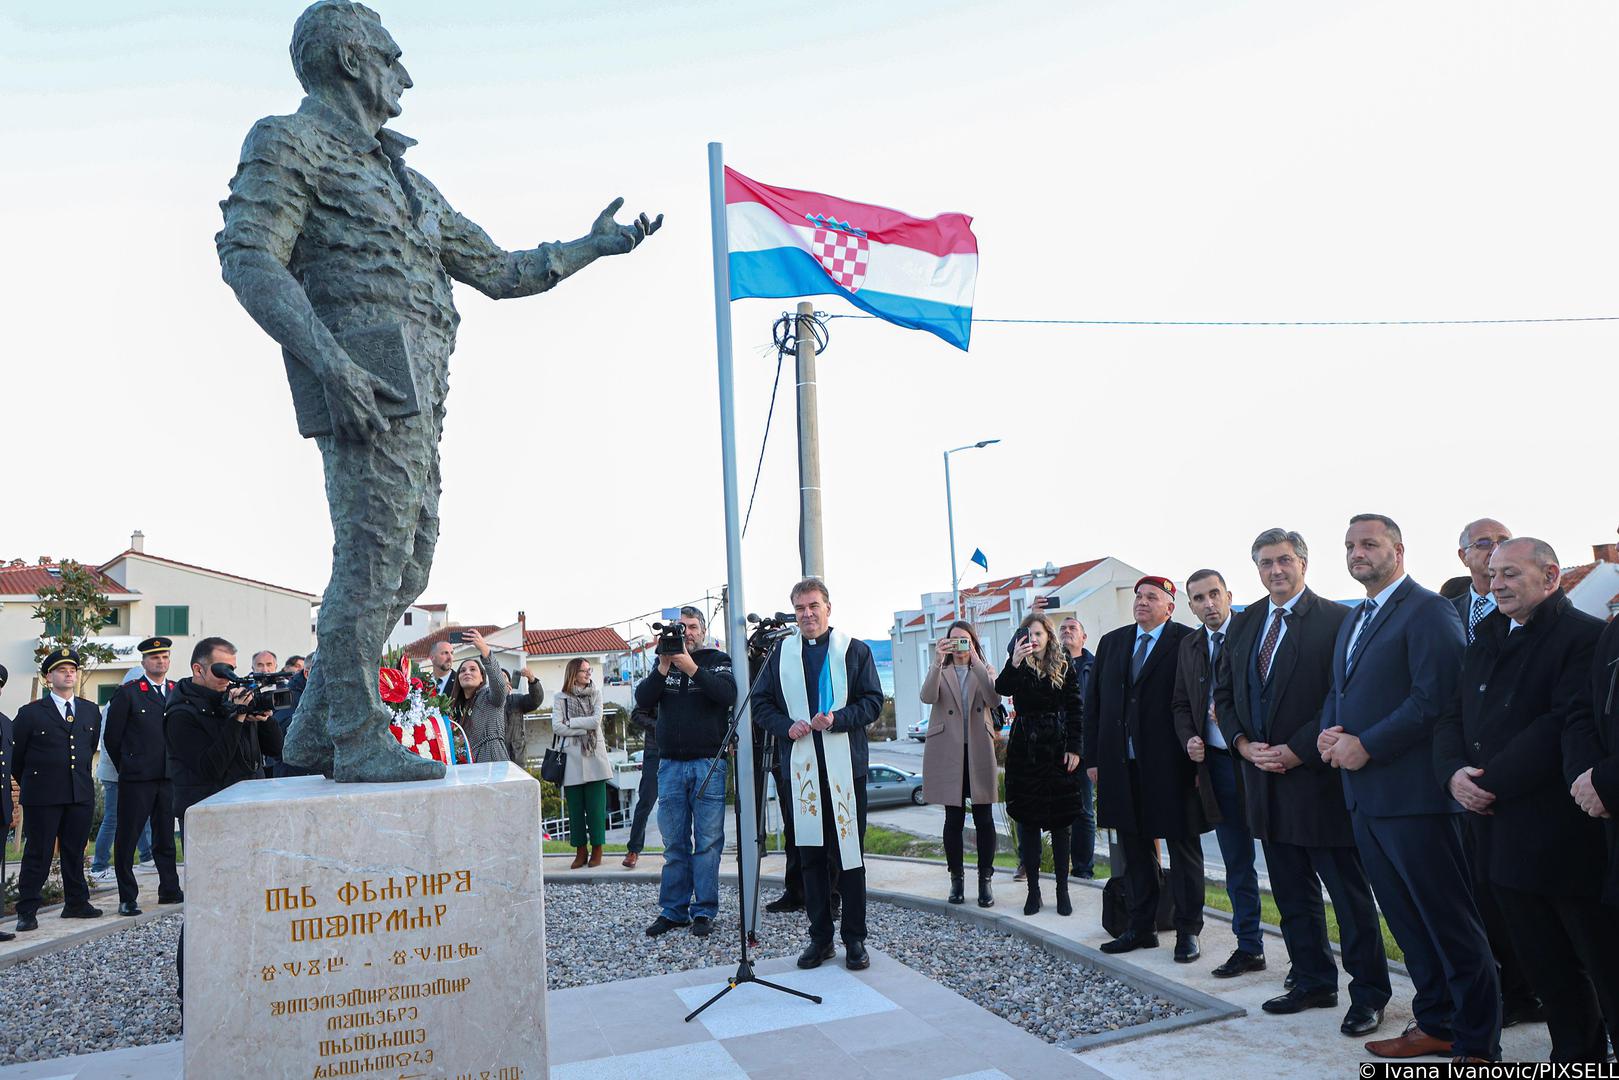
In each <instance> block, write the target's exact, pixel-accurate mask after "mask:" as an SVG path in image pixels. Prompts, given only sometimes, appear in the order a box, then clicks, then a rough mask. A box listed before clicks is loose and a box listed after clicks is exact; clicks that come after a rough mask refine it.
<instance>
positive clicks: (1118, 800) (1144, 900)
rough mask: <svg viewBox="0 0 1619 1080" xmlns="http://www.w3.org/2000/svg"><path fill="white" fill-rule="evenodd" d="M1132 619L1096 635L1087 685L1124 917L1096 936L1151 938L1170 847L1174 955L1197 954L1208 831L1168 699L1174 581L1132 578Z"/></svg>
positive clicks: (1101, 801)
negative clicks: (1119, 865) (1117, 929)
mask: <svg viewBox="0 0 1619 1080" xmlns="http://www.w3.org/2000/svg"><path fill="white" fill-rule="evenodd" d="M1135 595H1136V598H1135V607H1134V614H1135V622H1134V624H1132V625H1130V626H1121V627H1120V628H1119V629H1117V630H1114V631H1112V632H1111V633H1109V634H1106V635H1104V636H1103V638H1102V640H1101V641H1100V642H1099V643H1098V644H1097V646H1096V662H1095V664H1094V665H1093V666H1092V668H1091V676H1090V682H1089V684H1088V685H1087V686H1086V687H1085V742H1084V758H1085V760H1086V763H1087V765H1088V766H1089V776H1090V779H1091V781H1092V783H1094V784H1095V785H1096V820H1097V824H1098V825H1099V826H1100V827H1102V828H1104V829H1117V830H1118V832H1119V847H1120V849H1121V850H1122V851H1123V852H1124V875H1125V890H1126V893H1127V895H1128V898H1129V900H1128V903H1129V911H1130V925H1129V928H1128V929H1126V930H1125V932H1124V933H1122V934H1120V935H1119V936H1118V937H1116V938H1114V939H1113V940H1112V941H1109V942H1106V943H1104V944H1103V945H1102V951H1103V952H1108V953H1123V952H1129V951H1131V950H1132V949H1151V948H1156V947H1157V946H1158V935H1157V932H1156V931H1157V915H1158V887H1159V886H1158V853H1157V851H1156V850H1155V848H1154V845H1153V839H1154V838H1161V839H1163V840H1164V841H1165V842H1166V843H1167V845H1168V847H1169V888H1170V896H1171V898H1172V899H1173V901H1174V907H1175V959H1176V960H1178V961H1180V962H1181V963H1186V964H1189V963H1191V962H1192V961H1194V960H1196V959H1197V958H1198V956H1199V954H1200V950H1199V948H1198V942H1197V936H1198V935H1199V934H1200V933H1202V932H1203V845H1202V844H1201V842H1200V841H1199V839H1198V837H1199V835H1200V834H1202V833H1205V832H1208V831H1209V828H1210V826H1209V824H1208V821H1207V819H1205V818H1204V816H1203V807H1202V804H1201V803H1200V802H1199V801H1198V798H1197V790H1196V787H1195V785H1196V781H1197V770H1196V768H1195V767H1194V766H1193V765H1192V762H1191V760H1190V759H1188V758H1187V756H1186V750H1185V748H1184V747H1183V746H1182V745H1181V742H1180V739H1179V738H1177V737H1176V735H1175V717H1174V712H1173V705H1172V702H1173V698H1174V694H1175V668H1176V665H1177V664H1178V662H1179V655H1180V644H1181V638H1183V637H1185V636H1186V635H1188V634H1190V633H1191V632H1192V631H1191V630H1190V629H1189V628H1188V627H1185V626H1182V625H1180V624H1179V623H1175V622H1171V621H1170V615H1172V614H1173V613H1174V611H1175V583H1174V582H1173V581H1171V580H1169V579H1168V578H1164V577H1152V576H1148V577H1144V578H1142V579H1141V580H1140V581H1138V582H1136V589H1135Z"/></svg>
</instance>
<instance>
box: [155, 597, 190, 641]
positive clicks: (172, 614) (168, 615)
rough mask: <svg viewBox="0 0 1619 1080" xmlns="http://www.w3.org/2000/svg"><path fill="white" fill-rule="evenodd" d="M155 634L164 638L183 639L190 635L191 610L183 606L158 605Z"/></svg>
mask: <svg viewBox="0 0 1619 1080" xmlns="http://www.w3.org/2000/svg"><path fill="white" fill-rule="evenodd" d="M156 622H157V633H159V634H162V635H163V636H164V637H184V636H186V635H187V634H189V633H191V609H190V608H189V607H187V606H185V605H184V604H176V605H169V606H165V605H161V604H160V605H158V609H157V619H156Z"/></svg>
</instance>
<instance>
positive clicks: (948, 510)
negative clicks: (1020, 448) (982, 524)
mask: <svg viewBox="0 0 1619 1080" xmlns="http://www.w3.org/2000/svg"><path fill="white" fill-rule="evenodd" d="M1000 441H1001V440H999V439H984V440H982V441H980V442H975V443H969V444H968V445H966V446H958V447H956V448H955V449H954V450H946V451H945V452H944V514H945V520H946V521H947V522H948V523H949V525H950V592H951V594H952V595H953V596H954V597H955V605H956V618H958V619H959V618H961V575H959V574H957V573H956V507H955V503H954V501H953V500H952V499H951V497H950V455H951V454H959V453H961V451H963V450H982V449H983V448H984V447H986V446H994V445H995V444H996V443H998V442H1000Z"/></svg>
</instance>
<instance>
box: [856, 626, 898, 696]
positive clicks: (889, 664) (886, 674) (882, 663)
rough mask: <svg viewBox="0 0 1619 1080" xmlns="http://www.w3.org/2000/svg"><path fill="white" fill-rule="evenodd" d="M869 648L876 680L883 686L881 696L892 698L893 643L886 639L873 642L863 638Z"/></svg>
mask: <svg viewBox="0 0 1619 1080" xmlns="http://www.w3.org/2000/svg"><path fill="white" fill-rule="evenodd" d="M862 640H863V641H865V643H866V644H867V645H870V646H871V658H872V660H873V661H875V662H876V664H877V679H878V681H879V682H881V683H882V684H883V694H884V695H885V696H886V697H893V696H894V643H893V642H892V641H889V640H888V639H887V638H883V639H881V640H873V639H871V638H863V639H862Z"/></svg>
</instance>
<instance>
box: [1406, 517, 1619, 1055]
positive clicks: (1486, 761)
mask: <svg viewBox="0 0 1619 1080" xmlns="http://www.w3.org/2000/svg"><path fill="white" fill-rule="evenodd" d="M1490 569H1491V574H1492V577H1491V583H1492V585H1493V587H1494V590H1495V596H1496V600H1497V602H1498V604H1499V614H1496V615H1492V616H1490V617H1489V618H1486V619H1484V620H1482V621H1481V622H1479V624H1478V626H1477V628H1476V629H1477V636H1476V637H1475V639H1474V642H1473V644H1472V645H1470V646H1469V647H1468V649H1467V655H1466V658H1465V659H1464V661H1463V664H1462V676H1461V680H1460V685H1459V686H1458V688H1457V692H1456V696H1455V697H1454V698H1453V699H1452V701H1451V704H1450V706H1449V708H1448V709H1447V710H1446V712H1445V714H1444V716H1442V717H1440V720H1439V724H1438V726H1437V727H1436V728H1435V731H1434V766H1435V770H1436V773H1437V776H1438V779H1439V782H1440V783H1442V784H1444V785H1445V786H1446V788H1447V789H1448V790H1449V791H1450V793H1451V795H1452V796H1453V797H1454V798H1455V799H1456V801H1457V802H1459V803H1461V805H1462V807H1463V809H1465V810H1467V811H1469V813H1468V815H1467V816H1468V818H1469V824H1470V825H1471V828H1472V832H1473V834H1474V839H1475V851H1476V858H1477V862H1478V865H1477V866H1476V867H1475V868H1474V872H1475V874H1476V875H1477V876H1478V877H1479V878H1481V879H1483V880H1484V881H1486V882H1487V883H1488V884H1489V885H1490V886H1491V893H1492V895H1493V896H1494V898H1495V900H1496V902H1497V903H1499V905H1500V908H1501V911H1502V914H1503V915H1504V916H1505V918H1504V920H1503V923H1504V927H1505V929H1506V931H1507V933H1508V934H1509V935H1510V938H1511V942H1512V944H1513V945H1514V946H1515V947H1516V952H1517V955H1518V956H1520V957H1521V958H1522V962H1523V969H1524V973H1525V974H1526V976H1527V977H1528V980H1529V983H1530V985H1531V986H1532V988H1533V991H1534V992H1535V993H1537V994H1539V996H1540V1000H1541V1001H1543V1002H1544V1003H1545V1005H1546V1025H1547V1028H1548V1029H1549V1032H1550V1034H1551V1038H1552V1055H1551V1056H1552V1060H1553V1061H1560V1062H1561V1061H1601V1060H1602V1059H1603V1057H1604V1056H1605V1055H1606V1053H1607V1045H1608V1040H1607V1031H1606V1030H1604V1027H1603V1012H1604V1010H1606V1011H1607V1014H1608V1015H1607V1023H1608V1029H1607V1030H1614V1031H1619V924H1616V923H1615V921H1614V920H1613V919H1612V918H1610V917H1609V915H1607V914H1606V913H1604V911H1603V909H1602V903H1601V900H1600V897H1601V894H1602V878H1603V864H1604V863H1605V861H1606V857H1607V852H1606V850H1605V842H1604V839H1603V835H1602V826H1601V825H1599V824H1598V823H1597V822H1596V821H1595V820H1594V819H1592V818H1591V817H1590V816H1588V815H1586V814H1584V813H1582V812H1581V811H1580V808H1579V807H1578V806H1576V805H1575V804H1574V801H1573V800H1572V799H1570V798H1569V797H1568V792H1567V788H1566V785H1565V783H1564V781H1563V752H1562V743H1563V732H1564V730H1565V729H1566V728H1567V727H1568V725H1569V723H1570V719H1571V718H1572V717H1575V716H1576V715H1577V714H1579V713H1584V712H1588V711H1589V709H1590V707H1591V702H1590V696H1589V694H1588V692H1587V690H1588V687H1589V684H1590V678H1591V657H1592V655H1593V653H1594V651H1595V647H1596V642H1597V638H1598V637H1600V636H1601V634H1602V623H1601V622H1599V621H1598V620H1596V619H1594V618H1592V617H1591V616H1589V615H1586V614H1585V613H1584V612H1582V611H1579V610H1578V609H1576V608H1575V607H1574V606H1573V604H1571V603H1570V602H1569V600H1568V597H1566V596H1564V595H1563V590H1562V589H1561V588H1560V587H1559V579H1560V578H1561V574H1562V572H1561V570H1560V569H1559V567H1558V562H1557V553H1556V552H1554V551H1553V550H1552V549H1551V546H1550V545H1548V544H1546V543H1545V542H1543V541H1540V540H1535V539H1532V538H1529V537H1524V538H1522V539H1517V540H1508V541H1505V542H1504V543H1501V544H1499V545H1497V546H1496V547H1495V551H1494V554H1493V555H1492V556H1491V558H1490ZM1599 1003H1600V1004H1599Z"/></svg>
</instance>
